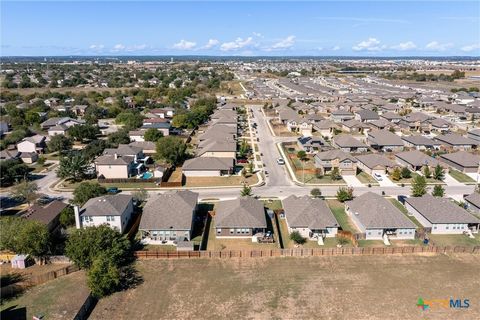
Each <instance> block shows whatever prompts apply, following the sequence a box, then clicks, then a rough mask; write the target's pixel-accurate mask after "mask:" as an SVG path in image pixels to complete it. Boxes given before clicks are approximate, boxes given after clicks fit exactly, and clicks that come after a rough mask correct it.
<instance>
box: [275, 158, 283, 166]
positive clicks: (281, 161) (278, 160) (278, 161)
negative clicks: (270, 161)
mask: <svg viewBox="0 0 480 320" xmlns="http://www.w3.org/2000/svg"><path fill="white" fill-rule="evenodd" d="M277 164H279V165H282V166H283V165H284V164H285V160H283V159H282V158H278V159H277Z"/></svg>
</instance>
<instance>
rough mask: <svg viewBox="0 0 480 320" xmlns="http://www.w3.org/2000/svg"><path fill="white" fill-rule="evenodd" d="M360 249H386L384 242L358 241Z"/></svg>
mask: <svg viewBox="0 0 480 320" xmlns="http://www.w3.org/2000/svg"><path fill="white" fill-rule="evenodd" d="M358 246H359V247H360V248H371V247H385V244H384V243H383V241H382V240H358Z"/></svg>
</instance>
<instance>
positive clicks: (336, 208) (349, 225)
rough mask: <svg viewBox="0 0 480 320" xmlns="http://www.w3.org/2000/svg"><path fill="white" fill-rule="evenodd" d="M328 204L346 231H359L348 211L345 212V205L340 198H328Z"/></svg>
mask: <svg viewBox="0 0 480 320" xmlns="http://www.w3.org/2000/svg"><path fill="white" fill-rule="evenodd" d="M327 203H328V206H329V207H330V209H331V210H332V213H333V215H334V216H335V219H337V221H338V223H339V224H340V226H341V227H342V230H344V231H350V232H352V233H357V232H359V231H358V230H357V228H356V227H355V225H354V224H353V222H352V221H351V220H350V218H349V217H348V215H347V213H346V212H345V205H344V204H343V203H341V202H340V201H338V200H333V199H332V200H327Z"/></svg>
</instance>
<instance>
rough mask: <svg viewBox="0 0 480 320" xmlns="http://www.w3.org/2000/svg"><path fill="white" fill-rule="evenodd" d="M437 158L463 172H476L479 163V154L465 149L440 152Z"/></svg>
mask: <svg viewBox="0 0 480 320" xmlns="http://www.w3.org/2000/svg"><path fill="white" fill-rule="evenodd" d="M439 160H440V161H441V162H444V163H446V164H448V165H449V166H450V167H452V168H454V169H456V170H458V171H461V172H464V173H475V172H478V170H479V165H480V156H478V155H474V154H471V153H468V152H466V151H458V152H455V153H446V154H442V155H440V159H439Z"/></svg>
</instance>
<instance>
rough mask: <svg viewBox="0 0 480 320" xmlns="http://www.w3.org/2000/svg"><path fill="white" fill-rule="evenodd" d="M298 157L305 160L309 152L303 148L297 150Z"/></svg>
mask: <svg viewBox="0 0 480 320" xmlns="http://www.w3.org/2000/svg"><path fill="white" fill-rule="evenodd" d="M297 158H298V159H299V160H300V161H305V159H306V158H307V153H306V152H305V151H303V150H300V151H298V152H297Z"/></svg>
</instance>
